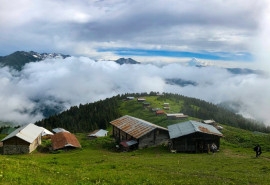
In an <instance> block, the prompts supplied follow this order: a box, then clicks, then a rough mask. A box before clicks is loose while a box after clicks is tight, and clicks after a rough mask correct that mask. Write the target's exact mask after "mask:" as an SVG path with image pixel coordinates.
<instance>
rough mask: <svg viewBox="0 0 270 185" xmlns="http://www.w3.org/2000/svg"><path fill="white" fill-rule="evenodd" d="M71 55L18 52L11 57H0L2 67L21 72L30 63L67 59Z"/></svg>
mask: <svg viewBox="0 0 270 185" xmlns="http://www.w3.org/2000/svg"><path fill="white" fill-rule="evenodd" d="M67 57H70V55H63V54H58V53H41V54H40V53H37V52H34V51H30V52H25V51H16V52H14V53H12V54H10V55H7V56H2V57H0V66H8V67H11V68H14V69H16V70H21V69H22V67H23V66H24V65H25V64H26V63H29V62H37V61H41V60H44V59H47V58H67Z"/></svg>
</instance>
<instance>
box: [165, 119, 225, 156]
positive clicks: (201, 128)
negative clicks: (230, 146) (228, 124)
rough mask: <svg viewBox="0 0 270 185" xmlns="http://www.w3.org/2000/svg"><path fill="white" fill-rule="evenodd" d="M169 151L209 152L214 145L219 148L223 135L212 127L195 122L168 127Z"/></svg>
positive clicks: (190, 121)
mask: <svg viewBox="0 0 270 185" xmlns="http://www.w3.org/2000/svg"><path fill="white" fill-rule="evenodd" d="M168 130H169V135H170V149H171V150H173V151H177V152H209V150H210V146H211V145H212V144H213V143H215V145H216V146H217V149H218V148H219V146H220V138H221V137H223V134H222V133H221V132H219V131H218V130H217V129H216V128H215V127H214V126H212V125H208V124H204V123H201V122H197V121H192V120H189V121H186V122H182V123H178V124H174V125H169V126H168Z"/></svg>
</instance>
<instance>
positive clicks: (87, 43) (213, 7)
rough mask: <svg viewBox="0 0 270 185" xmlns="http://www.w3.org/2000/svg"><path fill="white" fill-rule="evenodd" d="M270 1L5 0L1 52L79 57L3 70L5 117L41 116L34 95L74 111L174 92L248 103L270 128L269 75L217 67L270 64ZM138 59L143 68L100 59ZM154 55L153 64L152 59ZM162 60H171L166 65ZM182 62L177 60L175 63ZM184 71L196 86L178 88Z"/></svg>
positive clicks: (1, 114) (0, 96)
mask: <svg viewBox="0 0 270 185" xmlns="http://www.w3.org/2000/svg"><path fill="white" fill-rule="evenodd" d="M269 4H270V3H269V1H268V0H259V1H258V0H237V1H235V0H204V1H202V0H182V1H179V0H155V1H145V0H107V1H106V0H103V1H102V0H100V1H98V0H96V1H94V0H80V1H79V0H35V1H32V0H0V46H1V49H0V56H5V55H8V54H11V53H13V52H15V51H18V50H20V51H31V50H32V51H37V52H39V53H43V52H47V53H50V52H55V53H62V54H69V55H72V56H74V57H70V58H66V59H64V60H62V59H52V60H49V59H48V60H45V61H41V62H36V63H29V64H27V65H26V66H25V67H24V68H23V70H22V71H21V72H20V73H19V72H17V71H14V70H10V69H9V68H7V67H4V68H0V86H1V88H0V102H1V104H0V120H3V121H14V122H18V123H27V122H34V121H37V120H39V119H41V118H42V115H41V114H40V113H37V114H35V115H33V114H30V113H31V112H33V111H35V110H36V106H37V104H36V102H35V101H34V100H37V99H41V100H43V101H44V103H45V104H47V105H55V104H56V102H55V101H54V100H56V101H61V102H65V107H66V108H69V107H70V106H73V105H79V104H80V103H82V104H84V103H91V102H94V101H97V100H100V99H104V98H107V97H111V96H113V95H117V94H121V93H126V92H130V93H133V92H150V91H159V92H172V93H178V94H182V95H186V96H189V97H195V98H200V99H203V100H206V101H209V102H213V103H220V102H223V101H237V102H241V103H242V104H241V105H242V107H241V112H240V113H242V114H244V115H245V116H247V117H252V118H256V119H258V120H262V121H265V122H266V123H267V124H268V125H270V120H269V110H270V107H269V105H270V104H269V100H270V79H269V77H268V76H258V75H232V74H229V73H228V72H227V71H226V70H224V69H221V68H216V67H207V68H194V67H187V66H183V65H182V63H181V62H183V61H185V62H186V61H189V60H190V59H191V58H193V57H194V58H198V59H199V60H200V61H202V62H204V63H208V62H209V63H212V64H215V65H222V66H230V67H234V66H237V67H246V66H247V67H252V68H254V69H255V68H256V69H257V68H260V69H264V70H267V71H270V65H269V59H270V56H269V55H270V51H269V49H270V37H269V35H270V24H269V22H270V15H269V14H270V6H269ZM119 57H131V58H134V59H135V60H137V61H139V62H145V63H144V65H122V66H119V65H117V64H115V63H114V62H109V61H102V62H94V60H96V59H105V60H108V59H111V60H114V59H118V58H119ZM147 62H155V64H162V65H159V66H157V65H154V64H148V63H147ZM162 62H173V63H167V65H164V64H163V63H162ZM177 62H178V63H177ZM168 78H181V79H184V80H191V81H195V82H197V83H198V86H186V87H179V86H176V85H169V84H166V82H165V79H168Z"/></svg>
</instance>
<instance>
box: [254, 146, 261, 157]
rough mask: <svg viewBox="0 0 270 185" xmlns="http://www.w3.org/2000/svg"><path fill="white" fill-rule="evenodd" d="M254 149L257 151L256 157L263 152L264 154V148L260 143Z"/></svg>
mask: <svg viewBox="0 0 270 185" xmlns="http://www.w3.org/2000/svg"><path fill="white" fill-rule="evenodd" d="M253 150H254V151H255V153H256V157H259V156H260V155H261V154H262V148H261V146H260V145H256V146H255V147H254V148H253Z"/></svg>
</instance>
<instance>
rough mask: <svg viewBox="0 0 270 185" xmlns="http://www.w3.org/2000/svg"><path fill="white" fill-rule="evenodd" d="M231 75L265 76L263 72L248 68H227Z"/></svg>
mask: <svg viewBox="0 0 270 185" xmlns="http://www.w3.org/2000/svg"><path fill="white" fill-rule="evenodd" d="M226 69H227V70H228V71H229V72H230V73H232V74H236V75H247V74H264V72H263V71H260V70H253V69H247V68H226Z"/></svg>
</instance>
